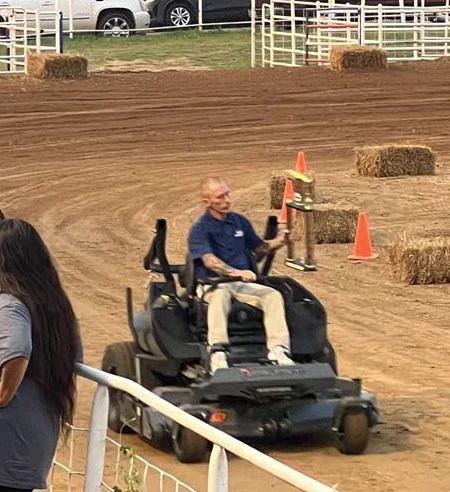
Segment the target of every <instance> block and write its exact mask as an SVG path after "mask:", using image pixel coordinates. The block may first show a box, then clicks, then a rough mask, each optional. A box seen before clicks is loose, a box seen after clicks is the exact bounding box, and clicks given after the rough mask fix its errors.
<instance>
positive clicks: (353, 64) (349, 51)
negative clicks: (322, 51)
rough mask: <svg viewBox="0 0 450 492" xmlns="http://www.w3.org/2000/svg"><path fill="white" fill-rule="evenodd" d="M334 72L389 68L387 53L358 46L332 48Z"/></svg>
mask: <svg viewBox="0 0 450 492" xmlns="http://www.w3.org/2000/svg"><path fill="white" fill-rule="evenodd" d="M330 66H331V69H332V70H337V71H339V72H340V71H342V70H349V69H353V70H358V69H380V68H387V57H386V53H385V52H384V51H383V50H381V49H379V48H373V47H369V46H361V45H357V44H350V45H337V46H332V47H331V50H330Z"/></svg>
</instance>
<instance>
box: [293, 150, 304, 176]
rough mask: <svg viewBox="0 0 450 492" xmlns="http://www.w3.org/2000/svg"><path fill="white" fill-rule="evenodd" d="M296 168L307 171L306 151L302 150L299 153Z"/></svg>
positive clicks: (299, 170)
mask: <svg viewBox="0 0 450 492" xmlns="http://www.w3.org/2000/svg"><path fill="white" fill-rule="evenodd" d="M295 170H296V171H298V172H299V173H305V172H306V159H305V154H304V152H301V151H300V152H299V153H298V154H297V162H296V164H295Z"/></svg>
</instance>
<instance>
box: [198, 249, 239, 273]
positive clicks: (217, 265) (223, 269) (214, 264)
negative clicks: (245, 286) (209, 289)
mask: <svg viewBox="0 0 450 492" xmlns="http://www.w3.org/2000/svg"><path fill="white" fill-rule="evenodd" d="M202 261H203V265H205V268H207V269H208V270H211V271H212V272H214V273H217V275H219V276H223V275H233V273H234V272H236V269H235V268H233V267H231V266H230V265H227V264H226V263H225V262H224V261H222V260H221V259H220V258H217V256H216V255H213V254H212V253H207V254H206V255H203V256H202Z"/></svg>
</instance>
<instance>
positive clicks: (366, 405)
mask: <svg viewBox="0 0 450 492" xmlns="http://www.w3.org/2000/svg"><path fill="white" fill-rule="evenodd" d="M272 221H273V219H272ZM268 229H269V227H268ZM165 236H166V225H165V221H162V220H160V221H158V222H157V225H156V236H155V239H154V240H153V242H152V244H151V247H150V250H149V253H148V255H147V256H146V260H145V263H146V264H145V267H146V269H147V270H152V271H153V272H155V271H156V272H158V273H160V274H161V275H162V276H163V280H158V281H152V282H151V283H150V285H149V288H148V297H147V299H146V302H145V309H144V310H143V311H141V312H138V313H135V312H134V311H133V305H132V298H131V291H130V290H128V291H127V306H128V321H129V326H130V330H131V333H132V335H133V342H126V343H125V344H124V343H122V344H114V345H110V346H108V347H107V349H106V351H105V354H104V358H103V369H104V370H106V371H109V372H112V373H116V374H118V375H121V376H125V377H129V378H130V379H134V380H136V381H137V382H138V383H139V384H141V385H143V386H144V387H147V388H148V389H150V390H152V391H154V392H155V393H156V394H157V395H159V396H160V397H162V398H164V399H166V400H167V401H169V402H171V403H173V404H174V405H177V406H179V407H180V408H182V409H184V410H186V411H187V412H188V413H190V414H192V415H195V416H197V417H198V418H200V419H202V420H204V421H205V422H208V423H209V424H211V425H212V426H214V427H216V428H218V429H221V430H223V431H225V432H227V433H228V434H230V435H233V436H235V437H238V438H243V439H247V438H270V439H283V438H286V437H290V436H295V435H301V434H304V433H311V432H324V431H325V432H327V431H328V432H331V433H334V434H335V435H336V437H337V439H338V447H339V449H340V450H341V451H342V452H348V453H360V452H362V451H363V450H364V448H365V447H366V445H367V440H368V437H369V429H370V428H371V427H373V426H374V425H375V424H376V423H377V420H378V408H377V403H376V399H375V397H374V396H373V395H371V394H369V393H367V392H365V391H363V390H362V388H361V381H360V380H359V379H348V378H342V377H339V376H338V375H337V365H336V357H335V352H334V350H333V347H332V345H331V343H330V342H329V340H328V337H327V320H326V311H325V309H324V307H323V306H322V304H321V303H320V302H319V300H318V299H317V298H316V297H315V296H314V295H313V294H312V293H311V292H309V291H308V290H307V289H305V288H304V287H303V286H302V285H301V284H300V283H298V282H296V281H295V280H294V279H292V278H290V277H287V276H269V275H264V276H263V277H260V279H259V281H260V282H262V283H264V284H265V285H269V286H271V287H273V288H274V289H277V290H278V291H279V292H280V293H281V294H282V296H283V298H284V301H285V311H286V321H287V324H288V327H289V332H290V337H291V355H292V358H293V360H294V361H295V362H296V364H295V365H292V366H278V365H276V364H273V363H271V362H270V361H269V360H268V359H267V349H266V340H265V331H264V325H263V318H262V312H261V311H260V310H258V309H257V308H254V307H252V306H249V305H246V304H243V303H240V302H238V301H235V302H233V304H232V308H231V311H230V313H229V318H228V333H229V339H230V345H229V346H227V347H226V348H227V354H228V355H227V359H228V364H229V366H230V367H229V368H228V369H218V370H217V371H216V372H215V373H214V374H213V375H210V374H209V373H208V371H207V368H208V351H207V346H206V335H207V328H206V313H207V305H206V304H205V303H204V302H203V300H202V298H201V296H200V297H199V295H198V285H196V284H193V279H192V278H191V277H190V275H192V266H191V265H189V262H186V264H185V265H170V264H169V263H168V261H167V258H166V255H165ZM264 269H265V270H266V273H267V270H269V269H270V265H269V268H267V264H266V265H264V266H263V267H262V269H261V270H264ZM174 275H178V279H179V283H180V284H181V286H182V288H184V290H183V291H181V292H180V293H178V292H177V289H176V287H175V282H174ZM110 400H111V401H110V414H109V425H110V427H111V428H112V429H113V430H115V431H119V430H128V431H134V432H137V433H138V434H140V435H141V436H142V437H144V438H145V439H147V440H148V441H149V442H150V443H152V444H153V445H155V446H163V445H165V444H167V443H168V442H169V441H171V442H172V443H173V445H174V448H175V452H176V454H177V456H178V458H179V459H180V460H181V461H184V462H192V461H198V460H199V459H201V456H200V455H201V453H200V451H201V449H203V451H206V449H207V447H206V445H205V443H203V442H200V441H199V440H198V439H199V436H195V435H191V434H189V432H188V431H187V430H186V429H183V428H180V427H179V426H177V425H174V424H173V422H171V421H170V420H169V419H167V418H166V417H165V416H163V415H161V414H159V413H158V412H156V411H154V410H153V409H151V408H149V407H146V406H145V405H142V403H140V402H138V401H134V400H133V399H132V398H131V397H129V396H128V395H125V394H122V393H117V392H115V391H113V390H110ZM355 429H356V430H355ZM355 436H356V437H355Z"/></svg>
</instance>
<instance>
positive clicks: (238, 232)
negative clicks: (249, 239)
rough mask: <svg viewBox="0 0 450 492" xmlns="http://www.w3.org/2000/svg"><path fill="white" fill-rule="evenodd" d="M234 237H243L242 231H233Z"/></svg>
mask: <svg viewBox="0 0 450 492" xmlns="http://www.w3.org/2000/svg"><path fill="white" fill-rule="evenodd" d="M234 237H244V231H242V230H241V229H238V230H237V231H235V233H234Z"/></svg>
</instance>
